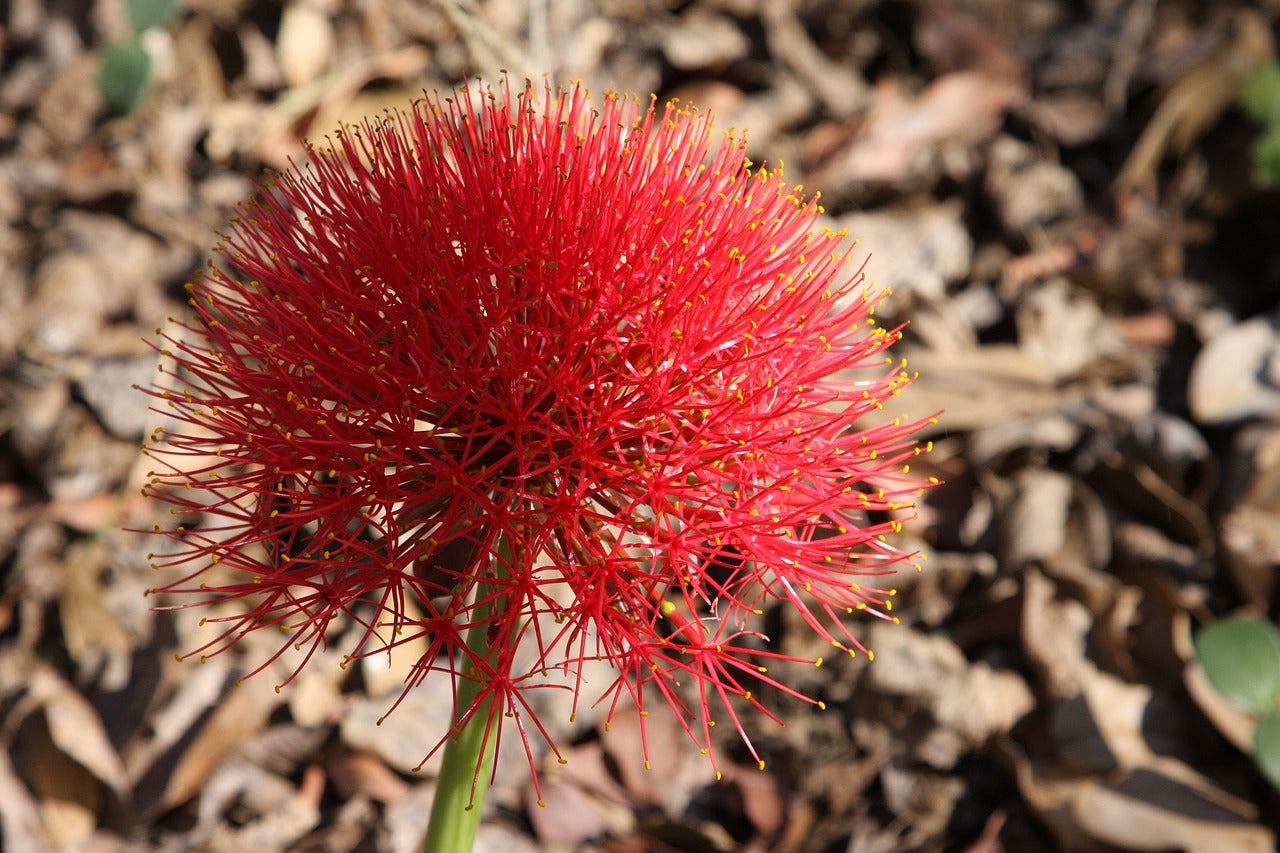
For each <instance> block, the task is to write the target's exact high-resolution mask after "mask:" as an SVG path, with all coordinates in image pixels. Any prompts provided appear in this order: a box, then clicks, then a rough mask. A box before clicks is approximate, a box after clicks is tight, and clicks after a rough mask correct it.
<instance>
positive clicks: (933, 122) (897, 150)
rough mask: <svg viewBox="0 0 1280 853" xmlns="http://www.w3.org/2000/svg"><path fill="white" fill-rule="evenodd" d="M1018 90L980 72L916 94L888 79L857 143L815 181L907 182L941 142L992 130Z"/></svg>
mask: <svg viewBox="0 0 1280 853" xmlns="http://www.w3.org/2000/svg"><path fill="white" fill-rule="evenodd" d="M1020 95H1021V90H1020V86H1019V84H1016V83H1011V82H1010V81H1008V80H1003V79H1000V78H998V77H992V76H990V75H987V74H984V73H981V72H976V71H956V72H953V73H951V74H944V75H943V76H941V77H939V78H937V79H936V80H934V81H933V82H931V83H930V84H929V85H928V86H926V87H925V88H924V89H923V90H922V91H921V92H920V93H919V94H918V95H915V96H912V95H908V94H906V93H904V92H903V91H902V90H901V87H900V84H899V82H898V81H896V80H893V79H888V78H886V79H885V80H883V81H881V82H880V83H878V84H877V85H876V87H875V89H874V90H873V92H872V96H871V103H870V108H869V111H868V113H867V115H866V117H865V119H862V120H861V122H862V123H861V124H860V128H859V130H858V132H857V135H856V137H855V138H854V140H853V143H852V144H851V145H849V146H848V147H847V148H846V149H845V150H844V151H843V152H841V153H839V154H836V155H835V156H833V157H832V158H831V159H830V161H829V162H827V163H825V164H823V165H822V166H821V167H820V168H818V169H816V170H815V171H814V172H813V174H812V175H811V177H812V180H813V181H814V182H815V183H817V184H818V185H820V186H823V187H825V188H826V189H827V191H828V192H832V193H835V194H837V195H839V194H841V193H843V192H845V191H847V189H848V188H849V187H851V186H852V185H855V184H890V185H896V184H900V183H903V182H905V181H907V180H909V179H910V178H912V177H914V176H916V175H918V174H920V173H921V171H922V170H923V169H924V168H927V159H928V157H930V156H931V155H932V154H933V153H935V152H934V149H935V148H936V147H937V146H940V145H943V144H945V143H952V142H954V143H963V144H969V145H972V144H974V143H976V142H979V141H981V140H983V139H986V138H987V137H989V136H990V135H991V134H993V133H994V132H995V131H996V130H997V129H998V128H999V126H1000V122H1001V120H1002V119H1003V117H1004V113H1005V111H1006V110H1007V109H1008V108H1009V107H1010V106H1011V105H1012V104H1014V103H1015V102H1016V101H1017V100H1018V99H1019V97H1020Z"/></svg>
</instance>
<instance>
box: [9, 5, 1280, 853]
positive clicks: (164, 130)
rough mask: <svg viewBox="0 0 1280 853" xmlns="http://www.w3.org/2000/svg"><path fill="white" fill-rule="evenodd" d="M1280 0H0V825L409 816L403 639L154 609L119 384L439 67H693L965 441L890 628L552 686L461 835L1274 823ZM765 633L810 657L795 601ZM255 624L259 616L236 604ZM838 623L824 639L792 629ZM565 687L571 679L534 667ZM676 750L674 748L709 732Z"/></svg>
mask: <svg viewBox="0 0 1280 853" xmlns="http://www.w3.org/2000/svg"><path fill="white" fill-rule="evenodd" d="M1278 16H1280V3H1277V2H1274V0H1273V2H1259V3H1253V4H1249V3H1242V2H1221V3H1212V4H1210V3H1198V2H1177V0H1161V2H1156V0H1132V2H1124V1H1123V0H1092V2H1068V0H952V1H951V2H937V3H932V2H901V1H900V0H689V2H675V0H603V2H598V3H595V2H586V0H285V2H250V0H7V2H0V27H2V29H0V721H2V723H0V739H2V740H3V746H4V749H3V750H2V751H0V848H2V849H4V850H6V851H12V853H19V852H20V851H43V850H74V851H103V852H104V853H114V851H151V850H157V851H169V850H172V851H187V850H208V851H249V850H254V851H269V850H298V851H348V850H359V851H406V853H407V851H411V850H414V849H416V846H417V844H418V840H419V838H420V835H421V832H422V828H423V826H424V824H425V821H426V809H427V805H428V804H429V802H430V796H431V791H432V784H433V783H432V774H433V768H434V766H435V764H434V763H432V762H428V763H427V764H426V765H425V767H423V768H422V770H421V771H420V772H415V771H414V768H415V767H417V766H418V764H419V762H420V760H421V758H422V756H424V755H425V754H426V752H427V751H428V750H429V749H430V747H431V746H432V745H433V744H434V743H435V741H436V739H437V738H438V737H439V735H440V733H441V731H442V730H443V727H444V725H446V724H447V720H448V719H449V707H448V695H447V690H442V689H440V686H439V685H437V684H434V683H429V684H427V685H424V687H423V688H420V689H418V690H415V691H412V692H411V693H410V694H409V695H408V696H406V697H405V699H404V701H403V703H402V704H401V706H400V707H399V708H398V709H397V711H396V712H395V713H394V714H392V715H390V716H389V717H388V718H387V721H386V722H385V723H384V724H383V725H381V726H376V725H375V721H376V720H377V719H378V718H379V717H380V716H381V715H382V714H383V713H385V712H386V711H387V709H388V708H389V707H390V705H391V704H392V703H393V702H394V701H395V699H396V697H397V696H398V695H399V692H400V687H401V682H402V680H403V678H404V675H405V674H406V672H407V667H408V664H409V663H411V661H412V655H411V651H412V650H409V652H410V654H406V656H405V657H404V659H401V658H400V657H397V658H396V659H395V660H393V661H390V662H388V661H385V660H383V661H380V662H366V664H365V665H363V666H360V667H353V668H351V669H350V670H349V671H346V670H342V669H340V668H339V667H338V666H337V661H338V660H339V659H340V651H335V652H334V653H333V654H331V655H328V656H327V657H326V656H321V658H320V659H319V660H317V661H316V662H313V664H312V665H311V666H310V667H309V668H308V669H307V671H306V673H304V675H303V676H302V677H300V678H299V679H297V680H296V681H294V682H293V683H292V684H291V685H289V686H288V687H286V688H285V689H284V690H283V691H281V692H279V693H277V692H276V691H275V690H274V689H273V687H274V685H275V684H276V683H277V682H278V681H279V680H280V679H281V677H282V676H281V675H280V674H279V673H274V674H273V673H271V672H265V673H262V674H261V675H260V676H259V677H256V678H252V679H249V680H248V681H246V682H245V683H243V684H242V685H241V686H238V687H237V686H236V679H237V677H238V676H240V675H242V674H244V672H245V669H246V666H245V663H246V661H249V660H254V659H255V657H256V658H257V659H260V658H261V654H260V652H261V649H255V648H248V649H246V650H244V651H245V653H246V654H245V656H242V655H241V652H240V651H236V652H233V653H227V654H223V655H219V656H216V657H214V658H211V659H210V660H209V661H208V662H206V663H205V664H203V665H201V664H199V663H197V662H196V661H195V660H189V661H188V662H186V663H179V662H177V661H176V660H175V658H174V656H175V654H177V653H183V652H187V651H190V650H191V649H192V648H195V647H197V646H199V645H200V642H201V641H200V640H199V639H198V637H199V633H198V630H197V625H196V619H197V618H198V617H197V615H195V614H188V613H186V612H184V611H176V612H174V611H165V612H156V611H153V610H151V609H150V608H151V605H153V604H155V603H156V602H155V601H154V600H152V599H145V598H144V597H143V590H144V589H146V588H147V587H150V586H153V585H156V583H157V580H156V578H155V576H154V573H153V572H152V570H151V569H150V568H148V559H147V553H148V551H149V550H151V549H152V548H154V547H155V543H154V542H152V541H151V540H150V537H147V536H145V535H142V534H138V533H133V532H128V531H126V530H125V529H124V528H126V527H129V528H141V529H150V528H151V527H152V526H153V525H154V524H157V523H166V522H167V519H168V516H167V514H164V513H163V511H159V512H158V511H157V510H156V508H155V507H152V506H149V505H148V504H147V502H146V501H144V500H143V499H142V498H141V497H140V495H139V488H140V487H141V485H142V484H143V483H144V482H145V480H146V471H147V469H148V463H147V462H146V460H144V459H142V458H141V457H140V456H139V454H138V447H139V444H140V443H141V441H142V439H143V436H144V434H145V433H146V432H147V431H149V430H150V429H151V428H152V427H153V426H154V424H155V421H154V420H153V416H151V415H150V414H149V413H148V410H147V407H148V401H147V398H145V397H144V396H143V395H142V394H140V393H139V392H137V391H135V390H133V389H132V386H133V385H134V384H140V385H146V384H149V383H151V382H152V381H154V379H155V377H156V358H155V354H154V352H153V351H152V350H151V349H150V348H149V347H148V346H147V344H146V340H149V339H152V338H153V336H154V332H155V330H156V329H157V328H158V327H161V326H163V325H164V324H165V323H166V322H167V318H169V317H181V316H183V312H184V294H183V291H182V285H183V284H184V283H185V282H186V281H187V279H188V277H189V276H190V275H191V274H192V271H193V270H194V269H196V268H197V267H199V266H200V265H202V264H203V263H204V262H205V260H206V258H207V257H208V255H209V252H210V251H211V247H212V246H213V245H214V244H215V243H216V242H217V239H218V238H217V231H218V229H219V228H220V227H221V226H222V225H223V224H224V223H225V222H226V221H227V219H228V218H229V217H230V216H231V215H232V212H233V206H234V204H235V203H236V202H237V201H239V200H241V199H244V198H246V197H247V196H249V195H250V194H251V193H252V192H253V191H254V181H255V180H256V179H259V178H260V177H261V176H262V175H263V174H264V171H265V170H267V169H281V168H285V167H287V166H288V165H289V164H290V163H291V162H303V161H305V158H306V148H305V146H304V140H306V139H311V140H314V141H316V142H317V143H318V144H322V140H323V138H324V135H325V134H326V133H329V132H331V131H332V130H334V129H335V128H336V127H337V126H338V125H339V124H340V123H342V122H354V121H358V120H360V119H363V118H365V117H369V116H375V117H376V116H377V115H379V114H380V113H381V112H382V111H383V110H386V109H388V108H396V107H405V106H407V105H408V104H409V103H410V101H412V99H414V98H415V97H418V96H420V95H421V93H422V92H423V91H424V90H426V91H440V92H447V91H449V90H451V89H452V88H453V87H455V86H456V85H458V84H459V83H460V82H461V81H462V79H463V78H464V76H469V77H472V78H474V77H476V76H477V75H478V76H481V77H482V78H485V79H493V78H495V77H496V75H497V74H498V72H499V70H500V69H501V70H506V71H508V72H509V73H510V74H511V75H512V76H513V77H514V78H515V79H516V80H520V79H521V78H525V77H529V78H534V79H540V78H541V77H543V76H544V75H546V76H547V77H548V78H549V79H551V80H552V81H554V82H564V81H569V80H582V81H584V82H585V83H586V84H587V85H588V86H589V87H591V88H592V90H593V91H595V92H597V93H599V92H602V91H603V90H605V89H608V88H610V87H613V88H617V89H619V90H622V91H628V92H637V93H639V94H641V95H642V96H643V95H647V94H648V93H650V92H653V93H656V94H657V96H658V98H659V99H660V100H667V99H671V98H679V99H680V100H681V101H686V102H691V103H693V104H695V105H697V106H698V107H699V108H701V109H703V110H710V111H712V112H713V113H714V114H715V116H716V117H717V122H718V125H719V126H720V127H721V128H723V129H729V128H749V130H750V134H749V140H750V147H751V151H752V156H753V158H754V159H755V160H756V161H757V162H764V163H767V164H769V165H771V166H772V165H776V164H779V163H785V169H786V174H787V176H788V178H789V179H790V180H792V181H793V182H796V183H801V184H803V185H804V187H805V190H806V191H807V192H821V194H822V196H823V199H824V204H825V206H826V214H825V215H826V217H827V218H828V219H829V220H830V224H832V225H833V226H836V227H846V228H848V229H849V231H850V233H851V234H852V235H853V236H854V237H856V238H857V239H858V241H859V247H858V250H857V251H859V252H861V253H863V254H867V255H870V260H869V261H868V265H867V271H868V276H869V278H870V280H872V281H873V282H875V283H876V284H878V285H881V286H883V287H889V288H892V289H893V295H892V297H891V299H890V300H889V302H888V303H887V304H886V306H885V309H884V311H883V312H882V317H883V320H884V323H883V324H887V325H892V324H895V323H899V322H909V323H910V325H909V326H908V328H907V331H906V337H905V339H904V341H903V343H902V345H901V351H902V354H903V355H905V356H906V357H907V359H908V363H909V366H910V368H911V369H912V370H913V371H918V372H919V379H918V380H917V381H916V382H915V384H914V385H913V386H912V387H911V388H910V389H909V390H908V392H907V393H905V394H903V395H902V397H900V398H899V399H901V400H903V401H905V403H906V404H907V405H909V413H910V414H913V415H917V416H919V415H926V414H929V413H931V412H934V411H938V410H942V411H943V412H944V414H943V415H942V416H941V417H940V419H939V425H938V427H937V428H936V431H935V432H934V433H933V434H931V435H929V436H927V437H928V438H931V439H932V440H933V441H934V444H935V450H934V452H933V453H932V454H931V456H930V457H928V462H927V464H928V465H929V466H930V467H929V473H932V474H935V475H936V476H938V477H940V478H941V479H943V480H945V485H944V486H943V487H940V488H938V489H936V490H934V491H933V492H932V493H931V494H930V495H929V497H928V499H927V503H925V504H924V505H922V506H921V508H920V514H919V518H918V520H917V521H916V522H915V523H914V524H913V525H911V526H909V528H908V530H907V532H906V534H905V535H906V540H905V541H906V544H907V546H908V547H910V548H918V549H920V550H922V551H923V552H925V553H926V554H928V556H929V559H928V562H927V563H926V564H925V566H926V570H925V571H924V572H923V573H922V574H920V575H918V576H917V575H914V574H913V575H911V576H909V577H903V578H901V579H900V580H899V581H898V586H899V589H900V593H899V598H900V600H899V602H898V606H897V608H896V609H895V613H897V614H898V615H899V616H901V618H902V623H903V624H902V625H900V626H889V625H885V624H881V623H876V624H871V623H870V621H869V620H868V621H867V622H864V623H861V624H858V625H857V626H856V630H858V631H859V632H860V636H863V637H865V638H866V642H867V644H868V645H869V646H871V647H872V648H873V649H875V651H876V660H875V663H874V664H871V665H866V664H865V663H863V662H862V661H861V660H859V661H852V660H840V661H831V662H829V663H828V664H827V665H825V666H824V667H823V668H822V669H821V670H814V669H813V668H812V667H810V668H807V669H805V668H801V667H797V668H795V671H794V672H789V673H787V678H788V679H790V681H791V683H794V684H795V686H796V687H797V688H798V689H802V690H804V691H806V692H808V693H810V694H812V695H815V696H820V697H821V698H823V699H824V701H825V703H826V705H827V711H826V712H824V713H815V712H813V711H812V709H811V707H810V706H808V705H803V704H801V703H799V702H795V701H790V702H789V701H788V700H787V697H785V696H783V697H776V699H777V703H778V704H779V705H780V707H781V716H782V719H783V721H784V722H785V726H783V727H778V726H776V725H774V724H772V723H769V722H768V721H766V720H760V719H755V718H751V719H750V720H749V725H750V727H751V730H752V733H753V736H754V739H755V742H756V744H757V745H758V746H759V747H760V748H761V749H762V751H763V753H764V754H765V756H766V758H767V761H768V763H767V769H766V770H764V771H760V770H757V769H756V768H755V766H754V763H752V762H750V761H749V760H748V761H742V762H740V761H739V759H741V758H743V756H742V755H741V754H740V750H738V749H737V748H736V747H734V745H733V744H732V743H730V742H728V741H726V745H725V747H724V752H723V758H722V769H724V770H725V774H724V778H723V779H722V780H720V781H719V782H716V781H715V780H714V778H713V777H712V774H711V771H710V768H709V767H708V765H707V763H706V762H705V760H704V759H702V758H701V757H700V756H697V755H696V753H694V751H693V750H690V749H689V748H688V744H687V743H686V742H685V741H684V739H683V735H681V734H680V733H679V732H676V731H668V730H667V729H664V728H663V726H664V725H666V724H667V722H669V721H663V720H661V719H655V720H653V721H651V723H650V726H651V728H650V732H649V740H650V743H651V745H652V746H653V747H654V750H655V760H654V763H655V770H654V771H653V772H650V773H646V772H645V771H644V770H643V769H642V768H641V763H640V761H639V759H638V758H637V756H638V753H639V745H638V737H639V734H638V725H637V724H636V722H635V720H634V718H633V717H628V716H627V715H623V716H622V717H621V718H620V719H619V720H618V721H617V722H615V724H614V726H613V727H612V731H611V732H609V733H608V735H603V734H602V732H601V731H599V730H598V726H597V721H596V720H595V719H594V717H593V716H592V715H586V714H584V715H582V716H581V717H580V718H579V720H578V721H577V723H576V724H573V725H570V724H569V723H568V721H567V719H566V717H567V715H566V714H556V713H548V715H547V717H548V720H549V722H550V724H551V726H552V730H553V731H552V733H553V734H554V735H555V736H556V737H557V740H558V742H559V744H560V745H561V747H562V749H563V751H564V753H565V755H566V757H568V758H569V763H568V765H566V766H564V767H559V766H558V765H556V764H555V762H554V761H549V762H547V764H546V769H545V771H544V772H543V773H542V774H541V778H542V783H543V794H542V796H543V799H544V800H546V801H547V807H545V808H539V807H537V806H536V805H534V800H535V799H536V797H534V796H532V794H531V789H530V786H529V768H528V766H527V762H526V761H525V759H524V757H523V754H522V752H521V749H520V747H519V745H518V744H515V745H513V746H512V747H511V748H509V749H507V750H506V752H505V754H504V757H503V758H502V759H501V760H500V763H499V770H500V774H499V779H498V781H497V784H496V787H495V789H494V791H493V793H492V795H491V796H490V800H489V802H488V803H487V808H488V816H487V819H486V825H485V826H484V828H483V829H482V833H481V840H480V844H481V846H482V847H483V848H484V849H488V850H504V851H507V850H516V851H518V850H538V849H551V850H603V851H647V850H654V851H708V850H718V851H730V850H749V851H766V850H784V851H849V852H850V853H878V851H898V850H902V851H950V850H954V851H974V853H992V852H993V851H1001V850H1009V851H1025V850H1037V851H1038V850H1055V849H1058V850H1072V851H1112V850H1159V851H1163V850H1188V851H1214V853H1223V851H1269V850H1273V849H1275V832H1276V830H1277V828H1280V808H1278V806H1280V801H1278V800H1277V795H1276V787H1275V786H1276V785H1277V784H1280V718H1278V717H1277V715H1276V706H1277V697H1280V635H1278V634H1277V633H1276V631H1275V629H1274V627H1273V626H1272V623H1271V616H1272V614H1273V613H1274V612H1275V607H1276V596H1277V591H1276V583H1275V573H1276V568H1277V565H1280V194H1278V193H1277V192H1276V190H1275V189H1274V187H1275V186H1276V185H1278V184H1280V70H1278V69H1277V66H1276V65H1275V49H1274V42H1273V37H1274V34H1275V30H1276V20H1277V17H1278ZM771 619H772V622H771V631H772V634H773V638H774V639H775V641H777V642H778V643H780V644H781V647H782V648H783V650H785V651H791V652H793V653H795V654H802V655H803V654H814V653H815V652H814V650H813V648H812V644H813V642H814V638H813V637H811V636H810V632H808V631H807V629H806V630H800V629H803V628H804V626H803V625H798V624H793V623H792V621H791V619H792V615H789V614H787V613H778V614H772V615H771ZM250 645H252V644H250ZM817 653H819V654H820V652H817ZM552 710H553V711H554V709H552ZM691 753H693V754H691Z"/></svg>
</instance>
